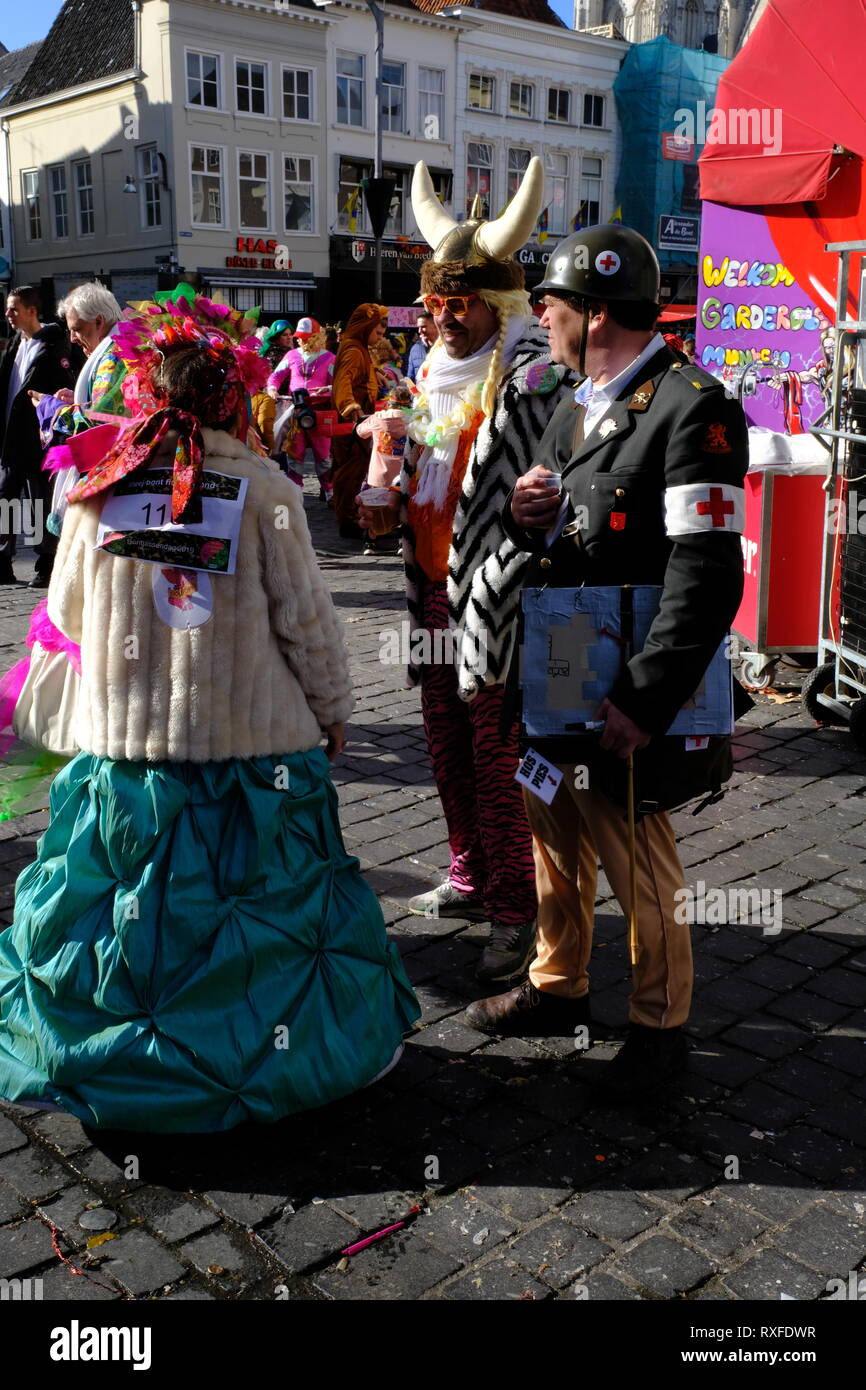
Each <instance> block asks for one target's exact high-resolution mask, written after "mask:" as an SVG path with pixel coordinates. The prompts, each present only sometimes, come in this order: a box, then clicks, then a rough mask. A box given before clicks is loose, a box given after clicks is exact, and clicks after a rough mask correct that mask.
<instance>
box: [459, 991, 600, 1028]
mask: <svg viewBox="0 0 866 1390" xmlns="http://www.w3.org/2000/svg"><path fill="white" fill-rule="evenodd" d="M466 1020H467V1022H468V1023H469V1024H471V1026H472V1027H473V1028H478V1029H479V1030H480V1031H481V1032H482V1033H495V1034H513V1035H515V1036H516V1037H518V1038H545V1037H554V1038H564V1037H568V1036H569V1034H571V1033H573V1032H574V1030H575V1028H577V1027H578V1026H579V1025H580V1024H587V1025H588V1024H589V1021H590V1019H589V995H588V994H584V995H583V996H582V998H580V999H565V998H563V997H562V995H559V994H546V993H544V992H542V991H541V990H537V989H536V988H535V985H534V984H533V983H532V981H531V980H524V981H523V983H522V984H520V985H518V986H517V988H516V989H510V990H509V991H508V993H507V994H494V995H493V996H492V998H490V999H478V1000H476V1002H475V1003H474V1004H470V1005H469V1008H468V1009H467V1010H466Z"/></svg>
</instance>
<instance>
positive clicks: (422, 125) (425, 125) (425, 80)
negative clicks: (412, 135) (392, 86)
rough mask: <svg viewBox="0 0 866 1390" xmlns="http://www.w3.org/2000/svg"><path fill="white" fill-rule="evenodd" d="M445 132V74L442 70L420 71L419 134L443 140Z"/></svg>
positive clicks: (430, 138) (429, 138)
mask: <svg viewBox="0 0 866 1390" xmlns="http://www.w3.org/2000/svg"><path fill="white" fill-rule="evenodd" d="M444 132H445V73H444V72H443V71H442V69H441V68H419V69H418V134H419V135H420V136H422V137H423V139H425V140H442V139H443V138H444Z"/></svg>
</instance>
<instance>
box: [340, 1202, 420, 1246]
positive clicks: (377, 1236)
mask: <svg viewBox="0 0 866 1390" xmlns="http://www.w3.org/2000/svg"><path fill="white" fill-rule="evenodd" d="M420 1210H421V1208H420V1207H419V1206H413V1207H410V1208H409V1210H408V1211H407V1213H406V1215H405V1216H404V1217H403V1220H402V1221H395V1222H394V1225H393V1226H385V1227H383V1229H382V1230H381V1231H376V1232H375V1233H374V1234H373V1235H371V1236H365V1237H364V1239H363V1240H357V1241H355V1244H354V1245H347V1246H346V1248H345V1249H344V1250H341V1251H340V1254H341V1255H357V1253H358V1251H359V1250H366V1248H367V1246H368V1245H373V1244H374V1242H375V1241H377V1240H382V1238H383V1237H384V1236H389V1235H390V1234H391V1232H392V1231H399V1230H400V1229H401V1227H403V1226H406V1225H408V1224H409V1221H410V1220H411V1218H412V1217H413V1216H417V1215H418V1213H419V1212H420Z"/></svg>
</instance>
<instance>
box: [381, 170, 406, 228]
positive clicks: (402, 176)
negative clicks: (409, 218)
mask: <svg viewBox="0 0 866 1390" xmlns="http://www.w3.org/2000/svg"><path fill="white" fill-rule="evenodd" d="M384 173H385V176H386V178H388V177H390V178H392V179H393V180H394V192H393V193H392V194H391V207H390V210H389V213H388V221H387V222H386V223H385V232H384V235H385V236H402V235H403V233H404V231H405V230H406V228H405V221H406V201H407V200H406V178H407V174H406V170H405V169H385V170H384Z"/></svg>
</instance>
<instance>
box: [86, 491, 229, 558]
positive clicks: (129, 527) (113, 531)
mask: <svg viewBox="0 0 866 1390" xmlns="http://www.w3.org/2000/svg"><path fill="white" fill-rule="evenodd" d="M248 487H249V480H248V479H247V478H237V477H235V476H234V475H231V474H226V473H215V472H213V471H211V470H207V471H205V472H203V473H202V475H201V481H200V484H199V489H198V491H199V495H200V497H201V504H202V519H201V521H200V522H173V521H172V519H171V492H172V470H171V469H170V468H165V469H159V470H155V469H152V470H149V471H148V472H143V473H132V474H129V475H128V476H127V477H125V478H122V479H121V481H120V482H119V483H116V484H115V486H114V487H113V488H112V489H111V490H110V492H109V493H108V497H107V500H106V502H105V505H104V507H103V508H102V515H101V517H100V520H99V529H98V530H97V533H96V544H97V547H99V548H102V549H105V550H107V551H109V552H110V553H111V554H114V555H124V556H126V557H127V558H129V559H133V560H147V561H149V562H150V563H151V564H159V565H174V566H177V567H179V568H181V569H190V570H205V571H207V572H210V573H214V574H234V572H235V566H236V564H237V548H238V538H239V536H240V529H241V517H242V516H243V510H244V502H245V501H246V495H247V488H248Z"/></svg>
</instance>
